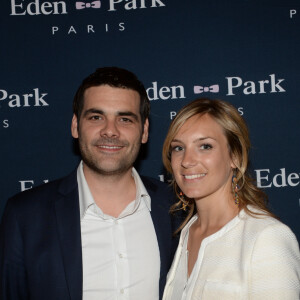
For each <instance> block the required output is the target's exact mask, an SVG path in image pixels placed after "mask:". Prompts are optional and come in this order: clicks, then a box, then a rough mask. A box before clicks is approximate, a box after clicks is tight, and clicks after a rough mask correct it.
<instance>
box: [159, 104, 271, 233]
mask: <svg viewBox="0 0 300 300" xmlns="http://www.w3.org/2000/svg"><path fill="white" fill-rule="evenodd" d="M204 114H208V115H209V116H211V117H212V118H213V119H214V120H215V121H216V122H217V123H218V124H219V125H220V126H221V127H222V128H223V131H224V135H225V137H226V139H227V143H228V148H229V154H230V157H231V159H232V160H233V162H234V164H235V165H236V177H237V183H238V186H239V191H238V196H239V202H240V203H239V208H240V209H244V210H245V212H246V213H247V214H249V215H251V216H254V217H255V216H256V217H257V216H258V215H264V214H266V215H269V216H272V217H275V216H274V215H273V214H272V213H271V212H270V210H269V209H268V207H267V196H266V194H265V193H264V192H263V191H262V190H260V189H259V188H258V187H257V186H256V185H255V184H254V180H253V179H252V178H251V176H250V175H249V173H248V162H249V160H248V156H249V150H250V139H249V132H248V128H247V125H246V123H245V121H244V119H243V118H242V117H241V115H240V114H239V112H238V111H237V109H236V108H235V107H234V106H232V105H231V104H229V103H228V102H225V101H222V100H210V99H206V98H201V99H196V100H194V101H192V102H190V103H189V104H187V105H186V106H184V107H183V108H182V109H181V110H180V111H179V112H178V114H177V115H176V117H175V118H174V120H173V121H172V123H171V125H170V128H169V131H168V133H167V136H166V139H165V142H164V145H163V152H162V158H163V163H164V166H165V168H166V170H167V171H168V172H169V173H170V174H171V175H172V177H173V171H172V167H171V142H172V140H173V139H174V137H175V136H176V134H177V133H178V131H179V129H180V128H181V127H182V126H183V124H184V123H185V122H186V121H187V120H188V119H189V118H191V117H193V116H195V115H200V116H201V115H204ZM171 184H172V185H173V188H174V191H175V193H176V195H177V197H178V199H179V198H180V197H181V196H180V188H179V186H178V185H177V183H176V181H175V180H174V177H173V178H172V181H171ZM185 200H186V202H187V203H188V215H187V217H186V219H185V220H184V222H183V223H182V224H181V226H180V227H179V229H178V230H177V232H178V231H179V230H181V229H182V228H183V227H184V225H185V224H186V223H187V222H188V221H189V219H190V218H191V217H192V216H193V215H194V214H195V213H196V209H195V202H194V200H193V199H189V198H187V197H185ZM232 201H234V200H232ZM181 204H182V202H181V201H180V200H179V201H178V202H177V203H175V204H174V205H173V206H172V207H171V211H172V212H174V211H176V210H178V209H180V207H181ZM247 205H252V206H254V207H256V208H258V209H259V210H260V211H261V213H258V212H252V211H250V210H249V209H248V208H247Z"/></svg>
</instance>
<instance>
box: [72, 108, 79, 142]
mask: <svg viewBox="0 0 300 300" xmlns="http://www.w3.org/2000/svg"><path fill="white" fill-rule="evenodd" d="M71 133H72V137H73V138H74V139H78V120H77V116H76V115H75V114H74V115H73V118H72V123H71Z"/></svg>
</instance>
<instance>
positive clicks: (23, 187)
mask: <svg viewBox="0 0 300 300" xmlns="http://www.w3.org/2000/svg"><path fill="white" fill-rule="evenodd" d="M19 182H20V183H21V192H23V191H26V190H30V189H32V187H33V184H34V181H33V180H20V181H19ZM27 183H32V185H30V186H27Z"/></svg>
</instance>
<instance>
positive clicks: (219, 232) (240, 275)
mask: <svg viewBox="0 0 300 300" xmlns="http://www.w3.org/2000/svg"><path fill="white" fill-rule="evenodd" d="M249 147H250V141H249V134H248V129H247V126H246V124H245V122H244V120H243V118H242V117H241V116H240V115H239V113H238V111H237V110H236V109H235V108H234V107H233V106H232V105H230V104H228V103H226V102H224V101H220V100H208V99H197V100H195V101H193V102H191V103H189V104H188V105H186V106H185V107H184V108H183V109H181V111H180V112H179V113H178V114H177V116H176V118H175V119H174V120H173V122H172V124H171V126H170V128H169V131H168V134H167V137H166V140H165V143H164V146H163V161H164V165H165V167H166V169H167V170H168V171H169V172H170V173H171V174H172V176H173V186H174V188H175V191H176V193H177V196H178V198H179V201H178V203H176V204H175V205H174V206H173V207H172V210H173V211H175V210H178V209H181V208H183V209H188V216H187V218H186V220H185V221H184V223H183V224H182V226H181V227H180V228H179V230H181V229H182V228H183V229H182V231H181V235H180V242H179V246H178V249H177V252H176V255H175V257H174V261H173V264H172V267H171V269H170V271H169V274H168V279H167V284H166V287H165V291H164V297H163V299H164V300H169V299H171V300H183V299H184V300H189V299H201V300H206V299H209V300H214V299H222V300H226V299H230V300H232V299H255V300H258V299H263V300H266V299H270V300H271V299H272V300H274V299H280V300H296V299H299V291H300V283H299V282H300V279H299V278H300V254H299V246H298V243H297V240H296V238H295V236H294V234H293V233H292V232H291V230H290V229H289V228H288V227H287V226H286V225H284V224H283V223H281V222H280V221H278V220H277V219H276V217H275V216H274V215H273V214H272V213H271V212H270V211H269V209H268V208H267V206H266V197H265V194H264V193H263V192H262V191H261V190H259V189H258V188H257V187H256V186H255V185H254V183H253V181H252V179H251V178H250V176H249V175H248V173H247V164H248V152H249Z"/></svg>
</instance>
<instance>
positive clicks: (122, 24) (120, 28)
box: [119, 23, 125, 31]
mask: <svg viewBox="0 0 300 300" xmlns="http://www.w3.org/2000/svg"><path fill="white" fill-rule="evenodd" d="M124 25H125V23H119V31H124V30H125V26H124Z"/></svg>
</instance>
